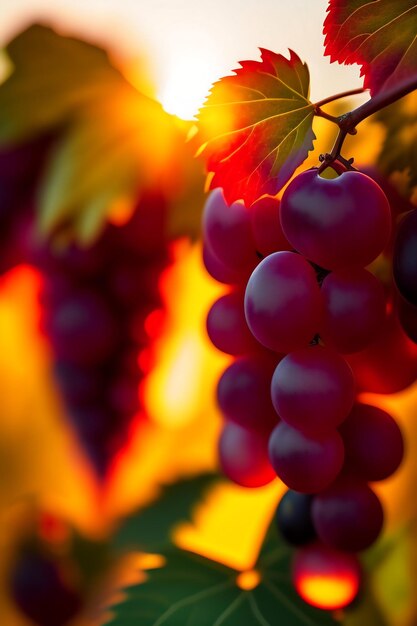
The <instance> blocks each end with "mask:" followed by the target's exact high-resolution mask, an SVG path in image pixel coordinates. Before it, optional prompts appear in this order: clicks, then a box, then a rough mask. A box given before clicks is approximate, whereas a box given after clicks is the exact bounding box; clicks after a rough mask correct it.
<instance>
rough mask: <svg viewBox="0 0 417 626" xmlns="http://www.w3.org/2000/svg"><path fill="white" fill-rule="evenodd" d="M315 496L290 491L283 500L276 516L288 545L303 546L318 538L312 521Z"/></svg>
mask: <svg viewBox="0 0 417 626" xmlns="http://www.w3.org/2000/svg"><path fill="white" fill-rule="evenodd" d="M312 501H313V496H309V495H306V494H304V493H298V492H297V491H292V490H291V489H289V490H288V491H287V492H286V493H285V494H284V495H283V496H282V498H281V500H280V503H279V504H278V508H277V511H276V514H275V521H276V524H277V527H278V531H279V532H280V534H281V535H282V537H283V538H284V539H285V541H286V542H287V543H290V544H291V545H293V546H302V545H304V544H306V543H310V542H311V541H313V540H314V539H315V538H316V531H315V530H314V526H313V522H312V519H311V504H312Z"/></svg>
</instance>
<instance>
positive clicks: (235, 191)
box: [198, 49, 315, 206]
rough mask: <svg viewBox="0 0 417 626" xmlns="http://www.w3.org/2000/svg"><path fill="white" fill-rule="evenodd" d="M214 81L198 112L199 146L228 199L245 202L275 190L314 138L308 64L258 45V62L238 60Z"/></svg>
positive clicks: (288, 175) (303, 158)
mask: <svg viewBox="0 0 417 626" xmlns="http://www.w3.org/2000/svg"><path fill="white" fill-rule="evenodd" d="M240 66H241V67H240V68H238V69H236V70H234V72H235V73H234V75H233V76H226V77H224V78H222V79H221V80H219V81H218V82H217V83H215V84H214V85H213V87H212V90H211V92H210V95H209V97H208V98H207V101H206V103H205V105H204V107H203V108H202V109H201V111H200V113H199V134H198V137H199V139H200V145H201V147H200V151H199V153H200V154H202V155H203V156H204V157H205V159H206V165H207V170H208V172H210V173H213V177H212V180H211V184H210V188H211V189H214V188H215V187H223V190H224V194H225V197H226V200H227V201H228V202H229V203H231V202H234V201H235V200H239V199H243V200H244V201H245V203H246V204H247V205H248V206H250V205H251V204H252V203H253V202H255V200H257V199H258V198H259V197H260V196H262V195H263V194H270V195H275V194H276V193H277V192H278V191H279V190H280V189H281V187H283V185H285V183H286V182H287V181H288V180H289V179H290V178H291V176H292V174H293V173H294V171H295V170H296V168H297V167H298V166H299V165H301V163H302V162H303V161H304V160H305V159H306V157H307V154H308V151H309V150H311V149H312V147H313V141H314V139H315V136H314V133H313V130H312V120H313V115H314V105H313V104H312V103H311V102H310V101H309V99H308V92H309V84H310V77H309V71H308V68H307V65H306V64H305V63H302V61H301V60H300V59H299V57H298V56H297V55H296V54H295V52H292V51H291V50H290V58H289V59H286V58H285V57H284V56H282V55H281V54H275V53H274V52H270V51H269V50H264V49H261V60H260V61H242V62H241V63H240Z"/></svg>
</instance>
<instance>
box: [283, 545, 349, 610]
mask: <svg viewBox="0 0 417 626" xmlns="http://www.w3.org/2000/svg"><path fill="white" fill-rule="evenodd" d="M292 578H293V583H294V586H295V588H296V590H297V592H298V594H299V595H300V596H301V597H302V598H303V600H304V601H305V602H308V603H309V604H312V605H313V606H315V607H318V608H319V609H325V610H328V611H335V610H337V609H342V608H344V607H346V606H348V605H349V604H351V603H352V602H353V600H354V599H355V597H356V596H357V594H358V592H359V587H360V581H361V566H360V562H359V560H358V558H357V557H356V556H355V555H353V554H348V553H346V552H341V551H340V550H335V549H334V548H330V547H329V546H326V545H323V544H322V543H319V542H316V543H313V544H311V545H309V546H306V547H304V548H301V549H300V550H297V552H296V555H295V558H294V562H293V571H292Z"/></svg>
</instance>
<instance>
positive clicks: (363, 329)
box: [320, 268, 385, 353]
mask: <svg viewBox="0 0 417 626" xmlns="http://www.w3.org/2000/svg"><path fill="white" fill-rule="evenodd" d="M321 293H322V296H323V300H324V313H323V324H322V327H321V329H320V336H321V338H322V339H323V341H324V342H325V343H326V344H328V345H330V346H332V347H334V348H335V349H336V350H337V351H338V352H343V353H351V352H358V351H359V350H363V349H364V348H366V346H367V345H368V344H369V343H371V341H372V340H373V339H375V338H376V337H377V335H378V333H380V331H381V328H382V325H383V323H384V319H385V296H384V288H383V286H382V283H381V282H380V281H379V280H378V279H377V278H375V276H373V274H371V273H370V272H367V271H366V270H364V269H361V268H355V269H348V270H340V271H338V272H331V273H330V274H329V275H328V276H326V278H325V279H324V281H323V284H322V286H321Z"/></svg>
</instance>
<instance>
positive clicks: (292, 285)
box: [245, 252, 322, 352]
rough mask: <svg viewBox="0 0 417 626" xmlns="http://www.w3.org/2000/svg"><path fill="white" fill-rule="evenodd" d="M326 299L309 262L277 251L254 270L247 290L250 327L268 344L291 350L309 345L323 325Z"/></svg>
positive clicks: (275, 347) (300, 257) (281, 349)
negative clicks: (323, 306) (322, 297)
mask: <svg viewBox="0 0 417 626" xmlns="http://www.w3.org/2000/svg"><path fill="white" fill-rule="evenodd" d="M321 314H322V299H321V294H320V289H319V286H318V284H317V281H316V275H315V272H314V270H313V268H312V267H311V265H309V263H308V262H307V261H306V260H305V259H303V257H302V256H300V255H299V254H295V253H294V252H275V253H274V254H271V255H269V256H268V257H266V258H265V259H264V260H263V261H262V262H261V263H260V264H259V265H258V267H257V268H256V269H255V271H254V272H253V273H252V275H251V277H250V279H249V282H248V285H247V288H246V293H245V315H246V320H247V322H248V325H249V328H250V329H251V331H252V333H253V335H254V336H255V337H256V339H257V340H258V341H259V342H260V343H261V344H263V345H264V346H265V347H267V348H270V349H271V350H275V351H277V352H290V351H291V350H295V349H297V348H300V347H303V346H306V345H308V343H309V342H310V340H311V339H312V338H313V336H314V335H315V334H316V333H317V331H318V327H319V326H320V321H321Z"/></svg>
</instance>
